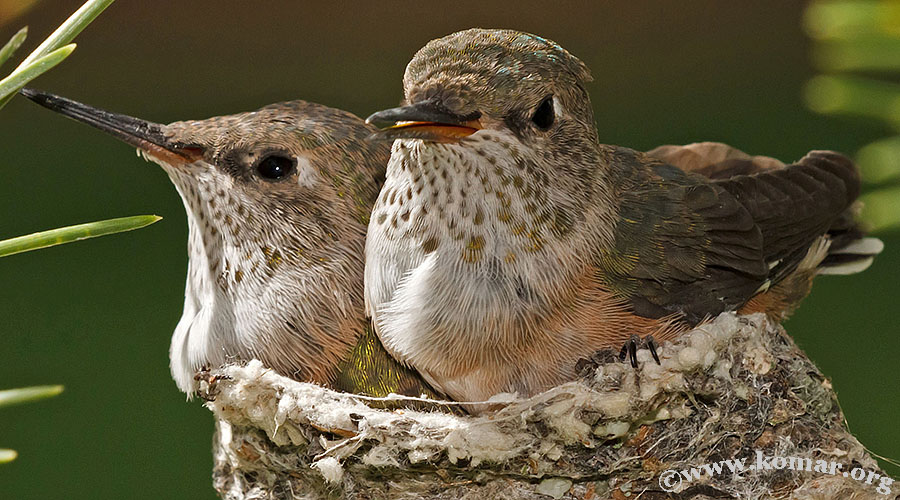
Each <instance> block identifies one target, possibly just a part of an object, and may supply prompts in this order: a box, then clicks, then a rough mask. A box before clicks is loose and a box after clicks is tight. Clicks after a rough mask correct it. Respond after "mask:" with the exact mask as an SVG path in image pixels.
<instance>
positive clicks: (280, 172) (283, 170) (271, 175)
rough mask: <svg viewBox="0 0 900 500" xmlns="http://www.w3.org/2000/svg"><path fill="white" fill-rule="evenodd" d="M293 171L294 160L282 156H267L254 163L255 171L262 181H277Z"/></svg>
mask: <svg viewBox="0 0 900 500" xmlns="http://www.w3.org/2000/svg"><path fill="white" fill-rule="evenodd" d="M293 170H294V160H292V159H290V158H288V157H287V156H282V155H277V154H275V155H269V156H265V157H263V159H262V160H259V162H257V163H256V171H257V172H258V173H259V175H260V176H262V178H263V179H269V180H271V181H277V180H280V179H283V178H285V177H287V176H288V175H289V174H290V173H291V172H292V171H293Z"/></svg>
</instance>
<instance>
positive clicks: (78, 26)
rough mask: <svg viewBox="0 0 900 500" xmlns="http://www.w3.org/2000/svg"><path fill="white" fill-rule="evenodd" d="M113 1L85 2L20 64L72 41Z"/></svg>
mask: <svg viewBox="0 0 900 500" xmlns="http://www.w3.org/2000/svg"><path fill="white" fill-rule="evenodd" d="M111 3H113V0H88V1H87V2H85V3H84V5H82V6H81V8H80V9H78V10H76V11H75V13H74V14H72V15H71V16H69V18H68V19H66V21H65V22H64V23H62V24H61V25H60V26H59V28H56V31H54V32H53V33H52V34H51V35H50V36H48V37H47V39H46V40H44V41H43V43H41V44H40V45H39V46H38V48H36V49H34V52H32V53H31V54H30V55H29V56H28V57H26V58H25V60H24V61H22V64H20V65H19V66H20V67H21V66H25V65H26V64H28V63H30V62H32V61H34V60H36V59H38V58H40V57H43V56H45V55H47V54H49V53H51V52H53V51H54V50H56V49H58V48H60V47H62V46H63V45H66V44H68V43H69V42H71V41H72V40H73V39H75V36H76V35H78V34H79V33H81V30H83V29H84V28H86V27H87V25H88V24H91V21H93V20H94V19H96V18H97V16H99V15H100V13H101V12H103V10H104V9H106V8H107V7H109V5H110V4H111Z"/></svg>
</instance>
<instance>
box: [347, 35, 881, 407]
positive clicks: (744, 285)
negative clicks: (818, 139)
mask: <svg viewBox="0 0 900 500" xmlns="http://www.w3.org/2000/svg"><path fill="white" fill-rule="evenodd" d="M589 81H590V75H589V73H588V70H587V68H586V67H585V66H584V64H582V63H581V61H579V60H578V59H577V58H575V57H574V56H572V55H571V54H569V53H568V52H566V51H565V50H564V49H563V48H561V47H560V46H559V45H557V44H555V43H554V42H551V41H549V40H546V39H544V38H541V37H539V36H535V35H530V34H526V33H520V32H516V31H508V30H480V29H473V30H468V31H463V32H460V33H455V34H453V35H450V36H447V37H445V38H442V39H438V40H434V41H432V42H430V43H428V44H427V45H426V46H425V47H424V48H423V49H421V50H420V51H419V52H418V53H417V54H416V56H415V57H414V58H413V60H412V61H411V62H410V64H409V66H408V67H407V69H406V74H405V76H404V79H403V83H404V92H405V105H404V106H402V107H400V108H395V109H391V110H386V111H382V112H379V113H375V114H374V115H372V116H371V117H369V121H377V122H389V123H396V125H394V126H392V127H390V128H387V129H385V130H383V131H381V132H380V133H379V134H377V135H376V136H375V137H374V138H375V139H382V140H390V139H398V140H396V142H394V145H393V150H392V156H391V160H390V163H389V165H388V170H387V182H386V183H385V186H384V188H383V189H382V192H381V196H380V197H379V199H378V201H377V202H376V204H375V207H374V209H373V213H372V218H371V221H370V223H369V233H368V240H367V250H366V259H367V262H366V283H365V288H366V304H367V310H368V312H369V313H370V314H371V315H372V318H373V322H374V325H375V328H376V331H377V333H378V335H379V337H380V338H381V339H382V341H383V342H384V345H385V347H386V348H387V349H388V350H389V351H390V352H391V353H392V354H393V355H394V356H395V357H397V358H399V359H401V360H403V361H405V362H407V363H409V364H410V365H412V366H413V367H415V368H416V369H417V370H418V371H419V372H420V373H422V374H423V375H424V376H425V377H426V379H427V380H429V381H431V382H432V383H433V384H434V386H435V387H437V388H439V389H440V390H443V391H445V392H446V393H447V394H449V395H450V396H452V397H454V398H455V399H458V400H466V401H481V400H484V399H486V398H488V397H490V396H491V395H493V394H495V393H497V392H518V393H520V394H522V395H531V394H534V393H536V392H538V391H541V390H543V389H546V388H548V387H550V386H552V385H555V384H558V383H560V382H563V381H565V380H568V379H571V378H573V377H574V376H575V370H574V366H575V362H576V361H577V360H578V359H579V358H583V357H587V356H589V355H591V354H592V353H593V352H594V351H596V350H598V349H601V348H605V347H618V346H620V345H622V344H623V343H624V342H626V341H627V340H629V339H630V338H632V336H633V335H638V336H640V337H646V336H651V335H652V336H654V337H655V338H656V339H659V340H665V339H670V338H672V337H674V336H676V335H678V334H679V333H680V332H683V331H684V330H686V329H687V328H689V327H691V326H694V325H696V324H698V323H700V322H702V321H704V320H705V319H707V318H709V317H711V316H714V315H716V314H718V313H720V312H723V311H731V310H738V311H743V312H746V311H750V310H763V311H765V312H767V313H770V314H771V315H774V316H780V315H781V314H783V313H784V312H785V311H786V310H787V309H790V308H791V307H793V306H794V305H796V303H797V302H798V301H799V299H800V298H802V296H804V295H805V294H806V292H807V291H808V285H809V282H810V281H811V278H812V276H813V275H815V274H816V273H818V272H822V271H823V268H822V267H821V266H822V264H823V262H824V259H826V258H827V257H828V255H829V247H830V246H831V245H832V239H831V232H832V231H833V230H834V231H838V232H840V233H841V234H849V233H848V231H849V230H850V226H849V225H848V221H849V219H848V213H849V212H848V211H849V210H850V209H851V204H852V203H853V201H854V200H855V199H856V197H857V195H858V192H859V177H858V173H857V170H856V167H855V166H854V165H853V163H852V162H851V161H850V160H848V159H847V158H846V157H844V156H842V155H840V154H837V153H832V152H828V151H815V152H812V153H810V154H808V155H807V156H805V157H804V158H803V159H801V160H800V161H798V162H797V163H795V164H792V165H787V166H782V165H781V164H780V163H777V162H775V161H774V160H772V161H768V160H765V159H762V158H753V157H749V156H747V155H744V154H743V153H740V152H737V151H736V150H733V149H730V148H727V147H726V146H721V145H720V146H715V147H709V146H707V147H704V146H700V147H697V146H696V145H695V146H689V147H687V149H681V150H679V149H678V148H675V149H672V148H669V149H665V148H663V149H661V150H657V151H656V152H655V154H656V156H653V155H648V154H644V153H640V152H637V151H634V150H631V149H627V148H622V147H617V146H608V145H603V144H600V143H599V140H598V138H597V132H596V129H595V127H594V116H593V112H592V108H591V103H590V99H589V97H588V94H587V91H586V85H587V83H588V82H589ZM723 148H724V149H723ZM679 155H680V156H679ZM660 158H662V159H660ZM667 161H668V162H674V163H679V162H680V163H682V164H683V165H684V167H685V168H684V169H681V168H678V167H677V166H674V165H672V164H670V163H667ZM692 170H693V171H692ZM746 174H750V175H746ZM854 234H855V237H854V238H848V240H847V241H844V242H842V244H841V246H842V247H843V248H844V249H848V248H849V249H852V250H853V251H854V252H856V253H852V255H853V259H850V260H849V261H847V262H843V263H841V266H839V268H840V269H846V270H859V269H860V268H861V267H863V266H865V265H868V263H869V262H871V255H870V254H872V253H877V251H878V250H880V247H879V242H877V240H874V241H873V240H861V241H860V240H858V236H859V233H854ZM826 270H827V269H826ZM832 270H833V269H832Z"/></svg>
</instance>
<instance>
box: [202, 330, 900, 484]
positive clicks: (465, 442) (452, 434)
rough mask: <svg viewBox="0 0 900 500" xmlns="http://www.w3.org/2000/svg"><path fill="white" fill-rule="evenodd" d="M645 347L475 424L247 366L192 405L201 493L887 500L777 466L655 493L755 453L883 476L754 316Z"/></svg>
mask: <svg viewBox="0 0 900 500" xmlns="http://www.w3.org/2000/svg"><path fill="white" fill-rule="evenodd" d="M659 354H660V358H661V362H662V363H661V365H657V364H656V363H654V362H653V360H652V358H650V354H649V353H648V352H646V351H640V352H638V360H639V368H638V369H633V368H632V367H631V366H630V365H629V364H627V363H620V362H617V361H610V362H608V363H599V364H597V365H594V366H588V367H587V368H586V369H585V370H583V377H582V379H580V380H578V381H575V382H569V383H566V384H563V385H561V386H559V387H555V388H553V389H551V390H549V391H547V392H545V393H542V394H539V395H537V396H535V397H532V398H530V399H526V400H515V399H512V398H510V399H508V400H507V402H504V403H503V404H502V405H501V406H502V408H501V409H499V410H498V411H496V412H494V413H491V414H489V415H484V416H468V415H461V414H454V413H450V412H446V411H441V408H440V407H437V408H436V409H433V410H430V411H422V410H413V409H403V408H402V407H403V406H404V405H405V406H409V405H410V404H411V403H413V402H411V401H408V400H404V399H401V398H393V399H388V400H373V399H371V398H361V397H358V396H353V395H349V394H344V393H338V392H335V391H332V390H329V389H325V388H323V387H320V386H317V385H314V384H309V383H302V382H297V381H294V380H292V379H289V378H287V377H283V376H281V375H278V374H276V373H275V372H273V371H271V370H269V369H266V368H264V367H263V366H262V364H261V363H260V362H258V361H251V362H250V363H248V364H247V365H245V366H240V365H232V366H228V367H225V368H223V369H221V370H219V371H218V372H215V374H216V375H219V380H218V382H216V383H215V387H210V388H209V391H210V395H211V396H212V397H213V398H214V399H213V400H212V401H210V402H208V403H207V406H208V407H209V408H210V409H211V410H212V411H213V413H214V415H215V417H216V425H217V432H216V437H215V439H214V443H213V448H214V456H215V468H214V473H213V478H214V485H215V487H216V489H217V490H218V492H219V494H220V495H221V496H222V497H223V498H225V499H294V498H298V499H301V498H302V499H319V498H329V499H330V498H348V499H381V498H402V499H418V498H435V499H438V498H439V499H447V500H450V499H461V498H471V499H479V498H501V499H532V498H533V499H549V498H556V499H559V498H566V499H605V498H610V499H624V498H641V499H645V500H652V499H662V498H685V499H686V498H691V499H705V498H740V499H758V498H795V499H810V500H812V499H831V498H841V499H868V498H878V499H891V498H900V495H897V490H900V488H898V487H893V485H890V487H889V488H888V489H890V490H891V491H892V492H891V493H890V494H881V493H879V492H877V491H876V487H877V486H878V484H879V481H878V480H877V479H876V480H874V481H870V484H866V483H865V481H856V480H854V479H852V478H850V477H844V476H843V475H842V474H841V473H840V472H838V473H837V474H835V475H829V474H823V473H819V472H807V471H798V470H788V469H787V468H785V469H782V470H766V471H764V472H763V471H750V472H744V473H743V474H739V475H736V474H732V473H731V472H730V471H728V469H727V468H726V469H725V472H723V473H721V474H715V475H713V476H710V475H708V474H705V473H702V476H701V477H700V478H698V479H691V480H683V481H679V482H677V483H676V482H675V481H673V480H670V481H669V483H668V484H667V485H674V486H675V490H674V492H672V493H670V492H667V491H664V490H663V488H662V487H661V485H660V476H661V474H662V473H663V472H664V471H666V470H668V469H675V470H678V471H680V470H688V469H689V468H690V467H695V468H699V467H700V466H702V465H703V464H708V463H713V462H719V461H721V460H726V459H732V458H737V459H739V458H743V457H747V462H746V463H747V465H748V466H749V465H751V464H753V463H755V460H756V452H757V450H758V451H761V452H762V453H764V454H765V456H767V457H773V456H783V457H800V458H809V459H811V460H812V461H813V462H815V461H816V460H825V461H829V462H830V461H835V462H840V463H842V464H843V469H842V470H844V471H850V470H851V469H853V468H854V467H861V468H864V469H866V471H867V473H868V471H874V472H875V473H877V474H879V475H881V476H886V475H885V473H884V472H883V471H881V470H880V469H879V467H878V464H877V462H876V461H875V460H874V459H873V458H872V457H871V456H870V455H869V454H868V452H867V451H866V449H865V448H864V447H863V446H862V445H861V444H860V443H859V442H858V441H857V440H856V439H855V438H854V437H853V436H852V435H850V433H849V432H848V430H847V427H846V423H845V420H844V417H843V414H842V413H841V410H840V408H839V406H838V404H837V399H836V397H835V394H834V392H833V390H832V388H831V384H830V383H829V381H828V379H826V378H825V377H824V376H823V375H822V374H821V373H820V372H819V371H818V369H817V368H816V367H815V366H814V365H813V364H812V362H811V361H810V360H809V359H808V358H807V357H806V355H805V354H804V353H803V352H802V351H800V350H799V348H798V347H797V346H796V344H795V343H794V342H793V340H792V339H791V338H790V337H789V336H788V335H787V334H786V333H785V332H784V330H783V329H782V328H781V326H779V325H775V324H772V323H770V322H769V321H767V320H766V318H765V317H764V316H763V315H761V314H757V315H750V316H737V315H735V314H733V313H725V314H722V315H720V316H719V317H718V318H716V319H715V320H714V321H712V322H710V323H708V324H706V325H703V326H701V327H698V328H697V329H695V330H693V331H691V332H689V333H687V334H685V335H683V336H682V337H680V338H679V339H678V340H677V341H676V342H674V343H665V344H663V346H662V347H661V350H660V353H659ZM415 403H417V404H419V405H421V404H422V403H421V402H418V401H417V402H415ZM373 404H374V405H375V406H385V405H387V406H388V407H389V408H388V409H385V408H379V407H373ZM391 406H392V407H393V408H394V409H390V407H391ZM420 407H421V406H420ZM443 409H446V407H444V408H443ZM895 495H897V496H895Z"/></svg>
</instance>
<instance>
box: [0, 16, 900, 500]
mask: <svg viewBox="0 0 900 500" xmlns="http://www.w3.org/2000/svg"><path fill="white" fill-rule="evenodd" d="M26 3H29V2H17V1H15V0H0V39H2V40H3V41H5V40H6V39H8V38H9V37H10V36H12V34H13V33H15V31H16V30H18V28H20V27H21V26H23V25H28V26H29V28H30V37H29V41H28V42H27V43H26V45H25V46H24V47H23V48H22V49H21V52H20V57H22V56H24V54H27V52H28V51H29V50H31V49H32V48H33V47H34V46H35V45H36V44H37V43H38V42H39V41H40V40H41V39H43V37H45V36H46V35H47V34H49V32H50V31H52V29H53V28H55V27H56V26H57V25H58V24H59V23H60V22H62V21H63V20H64V19H65V18H66V17H67V16H68V15H69V14H70V13H71V12H73V11H74V10H75V9H77V8H78V7H79V6H80V4H81V0H45V1H43V2H39V3H37V4H36V5H35V6H33V7H32V8H31V9H30V10H28V9H26V10H25V11H24V12H21V10H22V9H21V7H24V6H25V4H26ZM804 7H805V4H804V3H802V2H794V1H784V0H761V1H757V2H741V3H738V2H721V1H719V0H704V1H691V2H683V1H677V2H676V1H656V2H631V1H624V0H615V1H611V0H610V1H605V2H594V3H593V4H592V5H586V4H582V3H574V2H573V3H567V2H552V3H551V2H518V3H516V4H514V5H513V4H509V5H508V4H506V3H500V2H497V3H492V2H486V1H480V2H465V1H456V2H445V3H440V4H437V3H433V4H431V3H425V2H377V3H375V2H372V3H359V4H340V3H337V2H335V3H333V4H329V5H321V4H312V3H305V2H289V1H270V2H236V1H222V0H219V1H210V0H193V1H190V2H181V1H179V2H176V1H172V0H157V1H155V2H129V1H126V0H120V1H119V2H117V3H115V4H113V5H112V6H111V7H110V8H109V9H108V10H107V11H106V12H105V13H104V14H103V15H101V16H100V17H99V18H98V19H97V20H96V21H95V22H94V23H93V24H92V25H91V26H90V27H88V29H87V30H85V32H83V33H82V34H81V35H79V37H78V39H77V40H76V42H77V43H78V45H79V47H78V50H77V51H76V52H75V53H74V54H73V55H72V57H70V58H69V59H68V60H67V61H65V62H64V63H63V64H62V65H60V66H59V67H58V68H56V69H54V70H53V71H51V72H49V73H48V74H47V75H44V76H42V77H40V78H39V79H38V80H37V81H36V82H34V83H33V86H35V87H37V88H41V89H45V90H49V91H52V92H55V93H59V94H62V95H65V96H68V97H71V98H74V99H77V100H80V101H83V102H86V103H89V104H93V105H96V106H100V107H103V108H106V109H109V110H113V111H119V112H123V113H127V114H131V115H134V116H138V117H141V118H146V119H149V120H153V121H159V122H169V121H175V120H182V119H195V118H197V119H199V118H206V117H209V116H215V115H221V114H230V113H235V112H239V111H246V110H252V109H255V108H258V107H260V106H263V105H265V104H268V103H271V102H275V101H281V100H290V99H297V98H303V99H307V100H310V101H316V102H320V103H324V104H328V105H331V106H336V107H341V108H345V109H348V110H350V111H352V112H354V113H356V114H358V115H360V116H366V115H368V114H369V113H371V112H373V111H375V110H379V109H383V108H386V107H389V106H393V105H396V103H397V102H398V101H399V100H400V98H401V87H400V78H401V76H402V73H403V69H404V67H405V65H406V62H407V61H408V60H409V58H410V57H411V56H412V55H413V53H414V52H415V51H416V50H417V49H418V48H419V47H421V46H422V45H423V44H424V43H425V42H427V41H428V40H430V39H432V38H436V37H439V36H442V35H445V34H447V33H450V32H453V31H457V30H459V29H463V28H468V27H473V26H481V27H506V28H516V29H520V30H525V31H531V32H534V33H539V34H541V35H543V36H546V37H549V38H551V39H554V40H556V41H557V42H559V43H560V44H562V45H563V46H564V47H566V48H567V49H569V50H570V51H571V52H572V53H574V54H575V55H577V56H579V57H581V58H582V59H583V60H584V61H585V63H587V65H588V66H589V67H590V68H591V69H592V70H593V74H594V78H595V81H594V82H593V84H592V85H591V88H590V91H591V94H592V97H593V101H594V107H595V110H596V118H597V125H598V127H599V129H600V137H601V139H602V140H603V141H604V142H609V143H615V144H622V145H627V146H631V147H634V148H637V149H649V148H652V147H654V146H657V145H659V144H663V143H687V142H693V141H697V140H718V141H723V142H727V143H730V144H733V145H735V146H737V147H739V148H741V149H743V150H745V151H748V152H751V153H755V154H766V155H771V156H775V157H778V158H781V159H783V160H794V159H797V158H799V157H800V156H802V155H803V154H804V153H805V152H806V151H808V150H809V149H814V148H820V149H823V148H828V149H835V150H838V151H843V152H847V153H854V152H856V151H857V150H858V149H859V148H860V147H862V146H863V145H864V144H866V143H868V142H871V141H873V140H875V139H878V138H881V137H884V136H887V135H890V133H891V130H890V129H889V128H888V126H887V125H884V124H881V123H879V122H877V121H873V120H869V119H864V118H847V117H831V116H822V115H817V114H815V113H813V112H811V111H809V110H807V109H806V107H805V106H804V103H803V99H802V91H803V87H804V83H805V82H806V81H807V80H808V79H809V78H810V77H812V76H813V75H814V74H815V73H816V70H815V68H814V67H813V66H812V63H811V62H810V60H811V57H810V53H811V42H810V40H809V39H808V38H807V37H806V35H805V34H804V32H803V30H802V29H801V24H802V23H801V18H802V12H803V9H804ZM10 69H12V68H11V67H10V68H7V71H9V70H10ZM898 161H900V159H898ZM0 213H2V218H0V238H4V237H12V236H17V235H20V234H25V233H30V232H33V231H37V230H41V229H49V228H53V227H58V226H62V225H67V224H74V223H80V222H87V221H92V220H98V219H104V218H109V217H117V216H123V215H132V214H140V213H156V214H159V215H162V216H163V217H165V220H163V221H161V222H160V223H157V224H155V225H153V226H152V227H149V228H146V229H143V230H140V231H136V232H132V233H128V234H122V235H116V236H111V237H106V238H101V239H98V240H92V241H87V242H82V243H78V244H75V245H67V246H64V247H58V248H52V249H48V250H42V251H40V252H37V253H31V254H27V255H18V256H13V257H8V258H5V259H2V260H0V280H2V283H3V286H2V287H0V387H2V388H9V387H19V386H26V385H36V384H53V383H60V384H64V385H65V386H66V391H65V392H64V393H63V394H62V395H61V396H58V397H56V398H54V399H51V400H46V401H42V402H40V403H36V404H32V405H28V406H22V407H15V408H10V409H5V410H4V411H3V413H2V414H0V442H2V444H3V445H4V446H8V447H10V448H14V449H16V450H18V451H19V458H18V459H17V460H16V461H15V462H13V463H11V464H8V465H5V466H2V467H0V498H3V499H7V498H10V499H19V498H29V499H30V498H57V497H62V498H70V499H77V498H148V499H150V498H173V499H175V498H191V499H198V498H209V499H211V498H215V494H214V492H213V490H212V488H211V485H210V472H211V466H212V459H211V456H210V442H211V435H212V430H213V424H212V417H211V414H210V413H209V412H208V411H207V410H205V409H204V408H203V407H202V406H201V404H200V403H199V402H197V401H193V402H190V403H187V402H185V398H184V395H183V394H181V393H180V392H178V390H177V389H176V388H175V385H174V383H173V382H172V381H171V379H170V377H169V371H168V346H169V336H170V334H171V332H172V330H173V328H174V326H175V324H176V322H177V320H178V318H179V316H180V314H181V306H182V300H183V286H184V275H185V269H186V251H185V245H186V222H185V217H184V213H183V209H182V205H181V201H180V199H179V198H178V196H177V194H176V192H175V190H174V189H173V188H172V186H171V185H170V183H169V181H168V179H167V177H166V176H165V175H164V173H163V172H162V170H161V169H159V168H157V167H155V166H154V165H153V164H150V163H146V162H144V161H143V160H141V159H139V158H137V157H135V154H134V151H133V150H132V149H131V148H129V147H128V146H125V145H123V144H121V143H119V142H117V141H116V140H114V139H112V138H110V137H108V136H106V135H103V134H101V133H99V132H97V131H95V130H92V129H90V128H88V127H86V126H83V125H80V124H76V123H74V122H72V121H69V120H66V119H63V118H62V117H60V116H57V115H54V114H53V113H51V112H49V111H46V110H44V109H40V108H38V107H37V106H35V105H33V104H32V103H30V102H27V101H26V100H25V99H21V98H17V99H14V100H13V102H11V103H10V104H9V105H8V106H7V107H6V108H5V109H4V110H3V112H2V113H0ZM879 236H880V237H882V239H883V240H884V241H885V243H886V245H887V249H886V251H885V253H884V254H883V255H882V256H881V257H880V258H879V259H877V260H876V262H875V265H874V266H873V267H872V268H871V269H870V270H869V271H867V272H865V273H864V274H861V275H857V276H852V277H824V278H821V279H819V280H818V281H817V284H816V286H815V288H814V291H813V294H812V296H811V297H810V298H809V299H807V300H806V302H805V303H804V305H803V307H801V308H800V310H799V312H798V313H797V314H796V315H795V317H794V318H793V319H792V320H790V322H789V323H788V325H787V326H788V330H789V331H790V333H791V334H792V335H793V336H794V337H795V338H796V339H797V340H798V342H799V343H800V344H801V345H802V346H803V347H804V348H805V349H806V351H807V352H808V353H809V355H810V356H811V357H812V358H813V359H814V360H815V361H816V363H817V364H818V365H819V367H820V368H821V369H822V371H823V372H824V373H825V374H827V375H828V376H830V377H832V382H833V384H834V386H835V388H836V389H837V391H838V394H839V396H840V400H841V404H842V406H843V409H844V411H845V413H846V416H847V419H848V421H849V424H850V428H851V430H852V431H853V432H854V433H855V434H856V436H857V437H858V438H859V439H860V441H861V442H862V443H864V444H865V445H866V446H868V447H869V449H871V450H872V451H873V452H875V453H878V454H881V455H884V456H887V457H891V458H894V459H900V426H898V425H897V421H898V415H900V376H898V369H897V366H898V362H897V361H898V357H900V335H898V334H900V327H898V326H897V320H896V308H897V305H898V297H900V233H897V232H893V233H883V234H880V235H879ZM886 467H887V470H889V471H890V472H891V473H892V474H893V475H894V477H900V470H898V469H897V468H896V467H893V466H890V465H887V466H886Z"/></svg>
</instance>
